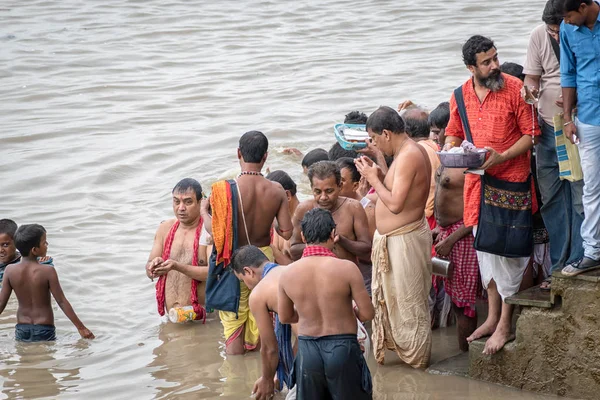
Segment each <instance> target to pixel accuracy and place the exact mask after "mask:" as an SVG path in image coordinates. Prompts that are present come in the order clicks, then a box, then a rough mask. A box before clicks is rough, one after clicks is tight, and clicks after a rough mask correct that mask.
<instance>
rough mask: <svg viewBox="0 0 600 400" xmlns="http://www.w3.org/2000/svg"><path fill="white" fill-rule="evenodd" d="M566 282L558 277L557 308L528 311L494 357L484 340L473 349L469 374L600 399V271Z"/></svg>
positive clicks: (555, 289) (555, 278) (525, 387)
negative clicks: (485, 351)
mask: <svg viewBox="0 0 600 400" xmlns="http://www.w3.org/2000/svg"><path fill="white" fill-rule="evenodd" d="M594 272H597V274H594V273H593V272H590V273H589V274H585V275H581V276H577V277H574V278H567V277H564V276H562V274H554V275H553V279H552V292H551V296H550V297H551V299H552V301H553V308H550V309H549V308H538V307H535V306H529V307H524V308H523V309H522V312H521V315H520V317H519V319H518V320H517V329H516V338H515V340H514V341H513V342H511V343H508V344H507V345H506V346H505V347H504V349H502V350H501V351H499V352H498V353H497V354H494V355H493V356H488V355H484V354H482V351H483V346H484V344H485V339H480V340H478V341H475V342H473V343H472V344H471V345H470V349H469V375H470V377H471V378H474V379H479V380H484V381H488V382H493V383H498V384H501V385H507V386H512V387H516V388H518V389H523V390H530V391H534V392H538V393H548V394H554V395H559V396H568V397H573V398H578V399H599V398H600V271H594Z"/></svg>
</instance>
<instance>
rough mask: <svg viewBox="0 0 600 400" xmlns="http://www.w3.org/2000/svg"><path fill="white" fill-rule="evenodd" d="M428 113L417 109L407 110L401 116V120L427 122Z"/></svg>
mask: <svg viewBox="0 0 600 400" xmlns="http://www.w3.org/2000/svg"><path fill="white" fill-rule="evenodd" d="M428 117H429V113H428V112H427V111H425V110H423V109H421V108H419V107H414V108H409V109H408V110H406V111H405V112H404V113H403V114H402V118H404V119H405V120H406V119H422V120H425V121H427V118H428Z"/></svg>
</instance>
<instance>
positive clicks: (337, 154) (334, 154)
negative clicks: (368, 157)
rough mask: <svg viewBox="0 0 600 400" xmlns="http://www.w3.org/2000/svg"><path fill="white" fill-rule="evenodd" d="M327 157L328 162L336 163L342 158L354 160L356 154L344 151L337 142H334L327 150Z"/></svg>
mask: <svg viewBox="0 0 600 400" xmlns="http://www.w3.org/2000/svg"><path fill="white" fill-rule="evenodd" d="M328 157H329V158H328V159H329V161H336V160H337V159H339V158H342V157H350V158H356V157H358V153H357V152H356V151H354V150H346V149H344V148H343V147H342V146H341V145H340V144H339V143H338V142H335V143H334V144H333V146H331V148H330V149H329V153H328Z"/></svg>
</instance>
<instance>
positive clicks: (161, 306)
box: [156, 218, 206, 322]
mask: <svg viewBox="0 0 600 400" xmlns="http://www.w3.org/2000/svg"><path fill="white" fill-rule="evenodd" d="M202 224H203V221H202V218H200V221H199V222H198V227H197V228H196V234H195V236H194V253H193V255H192V265H193V266H195V267H197V266H198V247H199V245H200V234H201V233H202ZM178 228H179V221H177V222H175V223H174V224H173V226H172V227H171V230H170V231H169V234H168V235H167V238H166V239H165V245H164V246H163V252H162V259H163V260H165V261H166V260H168V259H169V257H170V255H171V247H172V246H173V240H174V239H175V233H176V232H177V229H178ZM166 285H167V275H166V274H165V275H162V276H161V277H160V278H158V282H157V283H156V303H157V305H158V314H159V315H161V316H162V315H165V309H166V301H165V288H166ZM190 299H191V301H192V307H193V308H194V312H195V313H196V320H202V321H203V322H206V310H205V309H204V307H202V306H201V305H200V304H199V303H198V281H197V280H195V279H192V287H191V289H190Z"/></svg>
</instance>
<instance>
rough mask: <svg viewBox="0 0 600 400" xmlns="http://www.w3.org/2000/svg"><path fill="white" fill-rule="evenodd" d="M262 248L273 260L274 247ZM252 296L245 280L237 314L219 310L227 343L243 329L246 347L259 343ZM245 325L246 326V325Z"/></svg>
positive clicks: (241, 289)
mask: <svg viewBox="0 0 600 400" xmlns="http://www.w3.org/2000/svg"><path fill="white" fill-rule="evenodd" d="M260 250H261V251H262V252H263V253H264V254H265V256H267V258H268V259H269V261H271V262H272V261H273V260H274V257H273V249H271V246H264V247H260ZM249 297H250V289H248V286H246V284H245V283H244V282H240V306H239V308H238V312H237V316H236V313H234V312H228V311H219V317H220V318H221V323H222V324H223V332H224V334H225V343H226V344H229V343H231V342H232V341H233V340H235V339H237V338H238V337H239V336H240V335H241V334H242V331H243V333H244V348H245V349H246V350H253V349H255V348H256V346H257V345H258V340H259V335H258V326H257V325H256V320H255V319H254V315H252V313H251V312H250V305H249V304H248V298H249ZM244 325H245V326H244Z"/></svg>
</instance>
